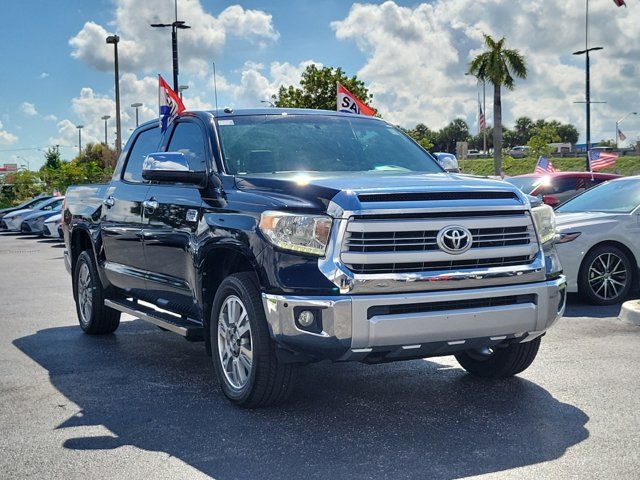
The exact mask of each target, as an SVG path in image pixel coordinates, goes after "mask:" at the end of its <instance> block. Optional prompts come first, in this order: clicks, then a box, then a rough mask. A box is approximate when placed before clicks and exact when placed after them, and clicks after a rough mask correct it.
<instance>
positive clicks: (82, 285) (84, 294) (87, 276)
mask: <svg viewBox="0 0 640 480" xmlns="http://www.w3.org/2000/svg"><path fill="white" fill-rule="evenodd" d="M78 304H79V305H80V321H81V322H82V324H83V325H87V324H88V323H89V321H90V320H91V310H92V308H93V286H92V284H91V273H90V272H89V265H87V264H86V263H83V264H82V265H80V272H79V274H78Z"/></svg>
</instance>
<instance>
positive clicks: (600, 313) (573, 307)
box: [564, 293, 622, 318]
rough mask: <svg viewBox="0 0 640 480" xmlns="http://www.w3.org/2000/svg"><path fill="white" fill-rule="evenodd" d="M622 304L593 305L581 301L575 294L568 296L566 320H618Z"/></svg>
mask: <svg viewBox="0 0 640 480" xmlns="http://www.w3.org/2000/svg"><path fill="white" fill-rule="evenodd" d="M621 308H622V304H616V305H604V306H597V305H591V304H590V303H587V302H585V301H583V300H581V299H580V297H579V296H578V295H577V294H575V293H570V294H568V295H567V308H566V310H565V312H564V317H565V318H574V317H592V318H617V317H618V315H620V309H621Z"/></svg>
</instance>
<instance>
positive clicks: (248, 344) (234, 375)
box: [218, 295, 253, 390]
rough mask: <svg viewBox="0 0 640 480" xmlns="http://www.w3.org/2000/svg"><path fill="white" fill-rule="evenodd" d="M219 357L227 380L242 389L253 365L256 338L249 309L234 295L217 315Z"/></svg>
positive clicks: (226, 300)
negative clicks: (248, 312) (252, 331)
mask: <svg viewBox="0 0 640 480" xmlns="http://www.w3.org/2000/svg"><path fill="white" fill-rule="evenodd" d="M218 356H219V359H220V364H221V365H222V371H223V372H224V376H225V378H226V379H227V382H229V384H230V385H231V386H232V387H233V388H235V389H238V390H240V389H242V388H243V387H244V386H245V385H246V384H247V382H248V381H249V376H250V375H251V368H252V366H253V338H252V335H251V324H250V322H249V315H248V314H247V309H246V307H245V306H244V304H243V303H242V300H240V298H238V297H237V296H235V295H230V296H228V297H227V298H226V299H225V301H224V303H223V304H222V308H221V309H220V315H219V316H218Z"/></svg>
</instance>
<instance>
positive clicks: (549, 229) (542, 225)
mask: <svg viewBox="0 0 640 480" xmlns="http://www.w3.org/2000/svg"><path fill="white" fill-rule="evenodd" d="M531 215H532V216H533V224H534V225H535V226H536V230H537V232H538V237H539V238H540V242H542V243H547V242H548V241H550V240H553V239H554V237H555V236H556V215H555V213H554V212H553V208H551V207H550V206H549V205H541V206H539V207H535V208H532V209H531Z"/></svg>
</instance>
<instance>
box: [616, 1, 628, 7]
mask: <svg viewBox="0 0 640 480" xmlns="http://www.w3.org/2000/svg"><path fill="white" fill-rule="evenodd" d="M613 3H615V4H616V6H617V7H622V6H623V5H624V6H625V7H626V6H627V4H626V3H624V0H613Z"/></svg>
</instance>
